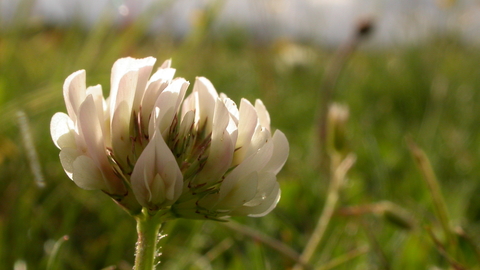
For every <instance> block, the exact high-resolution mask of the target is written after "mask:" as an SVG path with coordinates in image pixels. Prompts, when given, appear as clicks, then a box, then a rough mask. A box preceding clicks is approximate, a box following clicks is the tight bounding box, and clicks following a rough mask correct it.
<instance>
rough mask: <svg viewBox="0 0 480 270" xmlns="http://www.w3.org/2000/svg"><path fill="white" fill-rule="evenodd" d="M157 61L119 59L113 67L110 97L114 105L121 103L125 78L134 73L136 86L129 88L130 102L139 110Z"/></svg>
mask: <svg viewBox="0 0 480 270" xmlns="http://www.w3.org/2000/svg"><path fill="white" fill-rule="evenodd" d="M155 61H156V59H155V58H153V57H147V58H143V59H135V58H131V57H126V58H121V59H118V60H117V61H116V62H115V63H114V64H113V67H112V77H111V83H110V85H111V90H110V96H111V97H112V100H111V101H112V103H113V104H118V103H120V102H121V100H122V99H123V98H121V97H119V95H120V92H121V89H120V88H121V87H122V84H123V83H124V82H122V80H123V77H124V76H125V75H126V74H128V73H133V74H135V75H134V76H133V77H134V78H135V84H134V86H133V87H131V88H129V91H130V92H131V96H132V97H131V99H129V101H130V102H131V105H132V107H133V108H134V109H135V110H137V109H138V105H139V104H140V101H141V99H142V97H143V92H144V91H145V88H146V85H147V82H148V77H149V76H150V73H151V71H152V67H153V65H154V64H155ZM118 99H120V100H118ZM115 110H116V108H113V110H112V111H111V112H113V111H115Z"/></svg>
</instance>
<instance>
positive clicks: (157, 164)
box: [130, 133, 183, 209]
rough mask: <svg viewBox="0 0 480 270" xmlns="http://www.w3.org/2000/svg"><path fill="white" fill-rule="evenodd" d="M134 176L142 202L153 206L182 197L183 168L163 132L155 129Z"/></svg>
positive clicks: (134, 183)
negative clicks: (179, 165)
mask: <svg viewBox="0 0 480 270" xmlns="http://www.w3.org/2000/svg"><path fill="white" fill-rule="evenodd" d="M130 180H131V184H132V190H133V192H134V194H135V197H136V198H137V199H138V201H139V203H140V204H142V205H143V206H145V207H148V208H150V209H156V208H159V207H163V206H167V205H171V204H173V203H174V202H175V201H176V200H177V199H178V198H179V197H180V195H181V192H182V187H183V176H182V172H181V171H180V168H179V167H178V165H177V163H176V160H175V157H174V156H173V154H172V152H171V151H170V149H169V148H168V146H167V145H166V143H165V141H164V140H163V138H162V136H161V135H160V134H158V133H155V134H154V136H153V138H152V140H151V141H150V142H149V144H148V145H147V146H146V148H145V149H144V150H143V152H142V154H141V155H140V157H139V158H138V160H137V163H136V165H135V168H134V169H133V172H132V176H131V178H130ZM159 181H160V182H159Z"/></svg>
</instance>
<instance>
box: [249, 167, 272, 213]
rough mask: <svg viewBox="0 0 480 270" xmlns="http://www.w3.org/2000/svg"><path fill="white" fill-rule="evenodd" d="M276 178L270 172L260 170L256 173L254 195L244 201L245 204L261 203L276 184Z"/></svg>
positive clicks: (251, 205) (250, 205) (255, 204)
mask: <svg viewBox="0 0 480 270" xmlns="http://www.w3.org/2000/svg"><path fill="white" fill-rule="evenodd" d="M276 183H277V178H276V176H275V174H273V173H271V172H261V173H259V175H258V186H257V193H256V194H255V197H254V198H253V199H252V200H250V201H248V202H247V203H245V204H244V205H245V206H249V207H253V206H257V205H259V204H260V203H262V202H263V201H264V200H265V199H266V198H267V197H268V196H269V195H270V194H271V193H272V191H274V188H275V187H276V186H277V184H276Z"/></svg>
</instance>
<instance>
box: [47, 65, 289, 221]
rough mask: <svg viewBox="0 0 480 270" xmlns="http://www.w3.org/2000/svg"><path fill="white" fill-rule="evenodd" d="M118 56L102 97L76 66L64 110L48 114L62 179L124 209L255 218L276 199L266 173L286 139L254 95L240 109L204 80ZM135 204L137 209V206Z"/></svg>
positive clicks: (272, 173)
mask: <svg viewBox="0 0 480 270" xmlns="http://www.w3.org/2000/svg"><path fill="white" fill-rule="evenodd" d="M154 63H155V59H154V58H152V57H149V58H145V59H133V58H123V59H119V60H118V61H117V62H116V63H115V64H114V66H113V68H112V78H111V91H110V97H109V98H107V99H106V100H105V99H104V98H103V95H102V89H101V87H100V86H99V85H98V86H93V87H88V88H87V87H86V86H85V71H83V70H81V71H77V72H75V73H73V74H72V75H70V76H69V77H68V78H67V79H66V80H65V84H64V98H65V103H66V107H67V112H68V115H67V114H64V113H56V114H55V115H54V116H53V118H52V121H51V134H52V138H53V141H54V142H55V145H56V146H57V147H58V148H59V149H61V151H60V160H61V163H62V166H63V168H64V170H65V172H66V173H67V175H68V176H69V177H70V178H71V179H72V180H73V181H74V182H75V183H76V184H77V185H78V186H79V187H81V188H84V189H100V190H102V191H104V192H105V193H107V194H109V195H110V196H112V198H114V199H115V200H116V201H117V202H119V203H120V204H121V205H123V206H124V207H126V208H127V209H129V210H130V211H131V212H132V211H133V212H135V211H138V210H136V209H138V207H137V205H138V204H140V205H141V206H143V207H146V208H147V209H148V210H150V211H153V212H154V211H157V210H161V209H162V210H165V209H166V210H168V211H170V213H171V214H172V215H173V216H175V217H184V218H198V219H204V218H211V219H218V218H222V217H225V216H232V215H249V216H262V215H265V214H267V213H268V212H270V211H271V210H272V209H273V208H274V207H275V206H276V204H277V202H278V200H279V198H280V189H279V185H278V182H277V181H276V175H277V173H278V172H279V171H280V169H281V168H282V167H283V165H284V163H285V161H286V159H287V157H288V151H289V146H288V141H287V139H286V137H285V135H284V134H283V133H282V132H280V131H278V130H277V131H275V132H274V134H273V136H272V134H271V130H270V117H269V114H268V112H267V110H266V108H265V106H264V105H263V103H262V102H261V101H260V100H257V101H256V102H255V106H253V105H252V104H251V103H250V102H249V101H247V100H245V99H242V101H241V103H240V107H239V108H237V106H236V105H235V103H234V102H233V101H232V100H230V99H229V98H228V97H227V96H226V95H224V94H220V95H218V94H217V92H216V90H215V88H214V87H213V85H212V84H211V83H210V81H208V80H207V79H206V78H203V77H199V78H197V79H196V82H195V85H194V87H193V92H192V93H191V94H190V95H189V96H188V97H186V98H185V93H186V90H187V88H188V86H189V83H188V82H187V81H185V80H184V79H182V78H175V79H173V76H174V73H175V70H174V69H172V68H170V61H166V62H165V63H163V65H162V66H161V67H160V68H159V69H158V70H157V72H155V73H154V74H153V75H152V76H151V77H150V79H149V78H148V77H149V76H150V73H151V71H152V67H153V65H154ZM138 206H139V205H138Z"/></svg>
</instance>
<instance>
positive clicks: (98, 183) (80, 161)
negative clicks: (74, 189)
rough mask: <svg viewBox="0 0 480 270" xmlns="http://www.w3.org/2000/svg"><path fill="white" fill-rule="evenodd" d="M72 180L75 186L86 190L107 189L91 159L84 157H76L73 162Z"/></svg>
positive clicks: (100, 173)
mask: <svg viewBox="0 0 480 270" xmlns="http://www.w3.org/2000/svg"><path fill="white" fill-rule="evenodd" d="M72 180H73V182H75V184H77V186H79V187H81V188H83V189H87V190H93V189H102V190H105V189H106V188H107V187H106V186H105V181H103V176H102V172H101V171H100V170H99V169H98V167H97V166H96V164H95V162H94V161H93V160H92V159H91V158H89V157H87V156H84V155H81V156H79V157H77V158H76V159H75V161H74V162H73V178H72Z"/></svg>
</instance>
